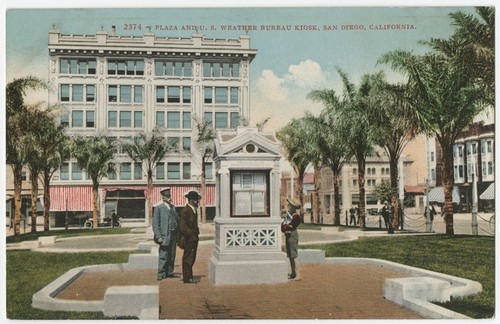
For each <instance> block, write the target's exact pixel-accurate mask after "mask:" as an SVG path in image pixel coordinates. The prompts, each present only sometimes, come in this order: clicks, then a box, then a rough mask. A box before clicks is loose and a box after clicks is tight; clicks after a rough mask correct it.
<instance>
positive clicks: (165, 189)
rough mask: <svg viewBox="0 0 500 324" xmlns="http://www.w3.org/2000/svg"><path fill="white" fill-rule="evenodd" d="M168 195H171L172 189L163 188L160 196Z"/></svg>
mask: <svg viewBox="0 0 500 324" xmlns="http://www.w3.org/2000/svg"><path fill="white" fill-rule="evenodd" d="M168 193H170V187H165V188H161V189H160V194H161V195H166V194H168Z"/></svg>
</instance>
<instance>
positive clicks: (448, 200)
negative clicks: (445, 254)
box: [440, 141, 455, 235]
mask: <svg viewBox="0 0 500 324" xmlns="http://www.w3.org/2000/svg"><path fill="white" fill-rule="evenodd" d="M451 143H452V144H451V145H446V143H445V141H443V143H440V144H441V149H442V153H443V156H442V162H443V164H442V171H441V175H442V179H443V191H444V210H445V214H444V221H445V224H446V235H454V234H455V232H454V229H453V186H454V179H453V142H451Z"/></svg>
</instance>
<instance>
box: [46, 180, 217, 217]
mask: <svg viewBox="0 0 500 324" xmlns="http://www.w3.org/2000/svg"><path fill="white" fill-rule="evenodd" d="M164 187H166V186H155V187H153V193H152V196H153V197H152V198H153V202H154V203H156V202H159V201H161V195H160V190H161V189H162V188H164ZM169 187H170V188H171V192H172V200H173V203H174V204H175V205H176V206H183V205H185V204H186V202H187V201H186V197H184V195H185V194H186V193H187V192H188V191H190V190H196V191H197V192H199V193H201V186H200V185H197V186H196V185H195V186H191V185H176V186H169ZM117 190H142V191H144V197H146V186H102V187H100V188H99V197H100V199H101V203H104V201H105V200H106V195H107V192H110V191H117ZM204 198H205V205H206V206H215V185H207V186H206V194H205V197H204ZM90 210H92V186H51V187H50V211H90Z"/></svg>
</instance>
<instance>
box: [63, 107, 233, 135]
mask: <svg viewBox="0 0 500 324" xmlns="http://www.w3.org/2000/svg"><path fill="white" fill-rule="evenodd" d="M204 122H206V123H208V124H211V125H214V126H215V128H218V129H219V128H236V127H238V125H239V113H238V112H231V113H228V112H205V113H204ZM61 125H62V126H64V127H71V128H95V126H96V125H95V112H94V110H83V109H74V110H72V111H71V113H69V114H64V115H62V116H61ZM156 126H158V127H162V128H167V129H186V130H187V129H191V112H179V111H167V112H165V111H157V112H156ZM107 127H108V128H143V127H144V120H143V111H142V110H136V111H131V110H109V111H108V124H107Z"/></svg>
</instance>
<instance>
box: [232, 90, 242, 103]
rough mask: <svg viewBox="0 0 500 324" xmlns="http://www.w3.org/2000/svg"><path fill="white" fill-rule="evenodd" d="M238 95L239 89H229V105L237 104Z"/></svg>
mask: <svg viewBox="0 0 500 324" xmlns="http://www.w3.org/2000/svg"><path fill="white" fill-rule="evenodd" d="M239 93H240V89H239V88H235V87H232V88H231V99H230V100H231V101H230V103H232V104H237V103H238V102H239Z"/></svg>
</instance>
